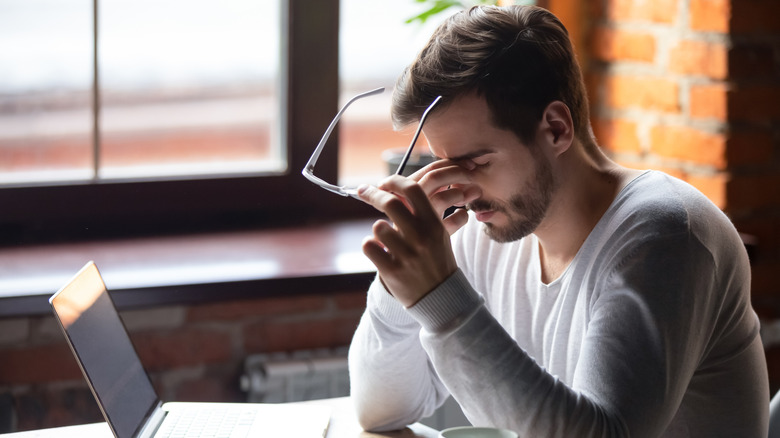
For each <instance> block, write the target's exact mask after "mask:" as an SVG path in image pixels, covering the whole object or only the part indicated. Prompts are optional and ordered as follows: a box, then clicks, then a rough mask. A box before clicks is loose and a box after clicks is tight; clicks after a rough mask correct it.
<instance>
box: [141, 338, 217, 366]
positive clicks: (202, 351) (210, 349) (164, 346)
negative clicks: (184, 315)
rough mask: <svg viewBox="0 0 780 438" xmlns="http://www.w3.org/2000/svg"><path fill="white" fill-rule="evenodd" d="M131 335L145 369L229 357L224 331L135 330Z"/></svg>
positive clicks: (211, 361)
mask: <svg viewBox="0 0 780 438" xmlns="http://www.w3.org/2000/svg"><path fill="white" fill-rule="evenodd" d="M131 337H132V339H133V344H134V345H135V347H136V350H137V351H138V356H139V357H140V358H141V362H143V364H144V366H145V367H146V369H148V370H149V371H156V370H163V369H171V368H181V367H184V366H190V365H201V364H207V363H217V362H224V361H227V360H229V359H230V357H231V342H230V335H229V334H228V333H227V332H219V331H210V330H202V329H183V330H176V331H173V332H146V333H135V334H132V335H131Z"/></svg>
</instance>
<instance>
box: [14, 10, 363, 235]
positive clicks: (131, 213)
mask: <svg viewBox="0 0 780 438" xmlns="http://www.w3.org/2000/svg"><path fill="white" fill-rule="evenodd" d="M98 1H99V0H94V5H95V8H97V2H98ZM280 9H281V15H282V17H281V20H282V26H281V28H282V32H283V37H282V38H281V39H280V40H281V42H282V47H281V63H280V67H281V71H280V78H281V80H280V96H282V99H283V102H282V105H281V107H282V109H281V116H282V117H281V119H282V135H281V138H282V139H284V140H283V141H284V142H285V144H286V154H287V163H288V168H287V170H286V171H285V172H284V173H282V174H273V175H253V176H227V175H222V176H219V175H215V176H213V177H197V178H192V179H168V180H126V181H121V180H120V181H116V180H95V181H89V182H77V183H55V184H48V185H43V184H41V185H36V186H15V187H3V188H0V206H2V210H3V213H2V214H0V243H4V244H8V243H14V244H17V243H30V242H41V241H47V242H48V241H51V240H52V239H65V240H74V239H75V240H81V239H85V238H105V237H126V236H132V235H137V234H144V235H148V234H154V233H160V234H169V233H176V232H190V231H198V230H209V231H213V230H217V229H230V228H238V227H257V226H266V225H279V224H285V225H289V224H305V223H310V222H314V221H328V220H338V219H345V218H355V217H365V216H368V215H370V214H372V211H371V209H369V208H367V206H365V205H363V204H362V203H360V202H356V201H355V200H353V199H348V198H340V197H338V196H333V195H331V194H328V193H326V192H324V191H322V190H321V189H320V188H319V187H317V186H315V185H314V184H311V183H309V182H308V181H307V180H306V179H305V178H304V177H303V176H302V175H301V173H300V172H301V169H303V167H304V166H305V164H306V162H307V160H308V158H309V156H310V154H311V152H312V151H313V150H314V147H315V146H316V145H317V142H318V141H319V139H320V137H321V136H322V133H323V132H324V130H325V128H326V127H327V126H328V123H329V122H330V120H331V119H332V117H333V115H334V114H335V113H336V111H337V110H338V95H339V72H338V60H339V57H338V52H339V0H281V5H280ZM95 10H96V9H95ZM95 32H96V31H95ZM312 72H316V74H312ZM93 93H96V91H95V90H93ZM93 105H94V104H93ZM337 142H338V134H337V133H334V135H333V136H332V137H331V139H330V140H329V143H330V145H329V146H328V147H327V149H328V150H330V151H333V152H332V153H330V154H327V155H323V156H322V157H321V159H320V161H319V162H318V164H317V172H318V173H319V174H320V175H321V176H322V177H323V178H326V179H329V180H336V179H337V173H338V156H337V154H338V147H337V146H336V144H337Z"/></svg>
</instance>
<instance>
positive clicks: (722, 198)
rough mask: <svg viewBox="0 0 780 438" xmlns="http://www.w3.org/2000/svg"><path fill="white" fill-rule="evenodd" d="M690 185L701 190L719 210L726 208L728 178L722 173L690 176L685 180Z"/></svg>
mask: <svg viewBox="0 0 780 438" xmlns="http://www.w3.org/2000/svg"><path fill="white" fill-rule="evenodd" d="M685 180H686V181H688V183H689V184H691V185H692V186H694V187H696V188H697V189H699V191H700V192H702V193H703V194H704V196H706V197H707V198H709V200H710V201H712V202H713V203H714V204H715V205H717V206H718V207H719V208H721V209H723V208H725V207H726V204H727V200H726V183H727V182H728V176H727V175H726V174H724V173H722V172H720V173H716V174H714V175H696V174H688V175H687V176H686V178H685Z"/></svg>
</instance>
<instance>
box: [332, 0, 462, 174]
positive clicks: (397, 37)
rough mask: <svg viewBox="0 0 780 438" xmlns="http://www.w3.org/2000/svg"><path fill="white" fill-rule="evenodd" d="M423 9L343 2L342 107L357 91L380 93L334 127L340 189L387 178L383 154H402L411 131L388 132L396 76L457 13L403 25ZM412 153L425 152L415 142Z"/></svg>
mask: <svg viewBox="0 0 780 438" xmlns="http://www.w3.org/2000/svg"><path fill="white" fill-rule="evenodd" d="M425 7H426V5H421V4H419V3H417V2H414V1H411V0H405V1H400V2H399V1H398V0H372V1H370V2H369V1H365V0H342V2H341V30H340V64H339V68H340V76H341V78H340V79H341V84H340V85H341V91H340V93H341V96H340V100H341V102H342V103H343V102H345V101H346V100H347V99H349V98H350V97H352V96H353V95H355V94H357V93H360V92H361V91H368V90H371V89H374V88H377V87H385V92H384V93H383V94H381V95H379V96H374V97H369V98H367V99H363V100H361V101H359V102H357V103H355V104H354V105H353V106H351V107H350V109H349V110H348V111H347V112H346V113H345V115H344V118H343V119H342V121H341V122H340V123H339V125H340V126H339V129H340V131H339V136H340V145H339V178H340V182H341V183H342V184H359V183H361V182H376V181H377V180H379V179H381V178H382V177H383V176H386V175H388V174H389V173H390V171H389V170H390V169H389V168H388V165H387V164H386V163H384V162H383V158H382V154H383V152H384V151H386V150H389V149H394V148H401V149H402V150H403V149H406V147H407V146H408V145H409V141H411V138H412V134H413V133H414V128H416V127H415V126H412V127H410V128H409V129H407V130H405V131H404V132H401V133H396V132H393V129H392V124H391V121H390V98H391V95H392V90H393V85H394V84H395V80H396V78H397V77H398V75H400V74H401V71H402V70H403V69H404V67H406V66H407V65H408V64H409V63H411V62H412V61H413V60H414V58H415V56H416V55H417V52H419V51H420V49H422V47H423V46H424V45H425V43H426V42H427V41H428V39H429V38H430V36H431V34H432V33H433V30H434V29H435V28H436V26H437V25H438V24H439V23H440V22H441V21H442V20H444V19H445V18H446V17H447V16H448V15H450V14H452V13H454V12H455V11H456V9H454V8H453V9H451V10H447V11H445V12H444V13H442V14H439V15H438V16H434V17H432V18H431V19H429V20H428V21H426V22H425V23H424V24H420V23H419V22H414V23H409V24H407V23H405V21H406V20H407V19H408V18H410V17H413V16H415V15H417V14H419V13H421V12H422V11H423V10H424V8H425ZM415 150H416V151H427V145H426V143H425V138H424V137H423V136H420V139H419V140H418V144H417V146H415ZM390 167H391V168H394V166H390Z"/></svg>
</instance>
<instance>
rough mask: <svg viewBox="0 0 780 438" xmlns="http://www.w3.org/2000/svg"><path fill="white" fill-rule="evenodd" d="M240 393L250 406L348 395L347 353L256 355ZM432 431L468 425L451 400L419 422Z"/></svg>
mask: <svg viewBox="0 0 780 438" xmlns="http://www.w3.org/2000/svg"><path fill="white" fill-rule="evenodd" d="M241 389H242V390H243V391H244V392H246V393H247V400H248V401H249V402H251V403H284V402H295V401H305V400H318V399H323V398H332V397H345V396H348V395H349V369H348V367H347V349H346V348H344V349H336V350H311V351H298V352H294V353H279V354H277V353H274V354H256V355H252V356H249V357H247V358H246V360H245V361H244V374H243V376H242V377H241ZM420 422H421V423H423V424H426V425H428V426H430V427H433V428H434V429H446V428H448V427H455V426H467V425H469V424H470V423H469V422H468V420H467V419H466V417H465V416H464V415H463V411H461V409H460V406H458V404H457V403H456V402H455V400H454V399H452V397H450V398H449V399H447V402H445V403H444V405H443V406H442V407H440V408H439V409H438V410H437V411H436V412H435V413H434V414H433V415H432V416H430V417H428V418H425V419H423V420H421V421H420Z"/></svg>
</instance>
